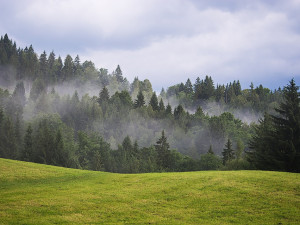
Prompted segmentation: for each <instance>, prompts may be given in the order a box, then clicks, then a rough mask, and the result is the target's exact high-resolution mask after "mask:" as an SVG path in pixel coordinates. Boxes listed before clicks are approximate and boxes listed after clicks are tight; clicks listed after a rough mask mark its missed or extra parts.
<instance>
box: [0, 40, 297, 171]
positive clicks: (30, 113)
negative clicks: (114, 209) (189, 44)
mask: <svg viewBox="0 0 300 225" xmlns="http://www.w3.org/2000/svg"><path fill="white" fill-rule="evenodd" d="M15 79H17V80H18V82H17V85H16V88H15V90H14V92H13V93H12V94H11V93H9V91H8V90H2V89H0V109H1V111H0V139H1V141H0V155H1V156H2V157H7V158H17V159H21V160H28V161H35V162H40V163H47V164H53V165H59V166H67V167H75V168H84V169H92V170H104V171H112V172H123V173H137V172H154V171H188V170H199V169H219V168H220V160H221V159H220V157H219V155H221V153H222V150H223V147H224V142H225V141H226V139H227V138H228V139H230V140H232V141H233V142H234V143H237V145H236V150H235V151H234V154H235V155H236V159H232V158H233V157H231V156H228V157H227V156H226V157H227V158H226V159H224V163H225V161H226V163H225V164H226V165H225V166H224V167H222V168H224V169H234V168H236V169H242V168H251V167H250V166H249V164H248V163H247V162H246V161H245V159H244V158H243V157H244V154H243V151H244V149H246V150H247V149H248V148H249V144H248V140H249V139H250V138H251V136H252V135H253V138H252V141H251V142H250V147H251V151H250V152H249V154H247V158H248V160H249V162H251V164H252V165H255V166H256V168H261V169H271V170H275V169H276V170H287V171H293V172H294V171H299V168H298V167H297V165H299V164H300V163H299V145H300V144H299V139H300V138H299V107H298V106H299V100H298V98H299V96H298V94H297V88H296V87H295V85H294V84H291V85H290V87H286V88H285V89H284V90H283V91H282V90H281V89H280V88H279V89H278V90H274V91H270V90H269V89H267V88H265V87H263V86H262V85H259V86H258V87H254V85H253V84H251V86H250V88H249V89H244V90H242V89H241V85H240V82H239V81H233V82H229V83H228V84H226V85H220V84H217V85H216V88H215V86H214V82H213V80H212V78H211V77H209V76H205V78H204V79H200V78H197V79H196V82H195V84H192V83H191V81H190V79H187V81H186V82H185V83H179V84H176V85H173V86H171V87H169V88H168V89H167V91H166V92H165V91H164V89H162V91H161V94H160V96H156V93H155V92H153V89H152V85H151V83H150V81H149V80H147V79H146V80H144V81H139V80H138V78H135V79H134V81H133V83H132V84H131V85H130V84H129V82H128V81H127V79H126V78H124V77H123V74H122V70H121V68H120V66H119V65H118V66H117V68H116V70H115V71H114V72H113V73H111V74H109V73H108V71H107V69H104V68H102V69H100V70H98V69H97V68H95V65H94V63H93V62H91V61H85V62H83V63H81V62H80V58H79V56H78V55H77V56H76V57H75V59H74V61H73V59H72V57H71V56H70V55H67V56H66V58H65V60H64V63H63V62H62V59H61V57H58V58H56V57H55V54H54V52H51V53H50V54H49V57H47V54H46V52H45V51H44V52H43V53H42V54H41V55H40V56H39V57H38V56H37V54H36V53H35V52H34V49H33V47H32V46H30V47H26V48H24V49H17V47H16V44H15V43H13V42H12V41H11V40H10V39H9V38H8V36H7V35H5V36H4V37H1V40H0V81H1V82H2V84H4V85H8V84H10V85H11V84H12V82H13V81H15ZM25 81H26V82H25ZM27 81H28V82H27ZM23 82H24V83H25V84H26V85H24V83H23ZM64 82H65V83H67V84H69V83H70V84H72V86H73V84H74V85H75V88H74V90H75V89H77V90H79V93H80V94H81V96H80V97H79V94H78V92H77V91H75V93H74V94H73V95H71V96H70V95H64V96H63V95H62V96H60V95H59V94H58V93H59V92H60V90H59V87H56V86H55V85H56V84H58V85H61V84H63V83H64ZM85 84H88V85H90V84H92V85H93V86H95V87H96V88H98V90H99V89H100V88H102V87H104V88H103V89H102V90H101V92H100V93H99V96H98V97H96V96H89V95H88V94H86V93H84V92H83V90H84V89H83V88H82V87H83V86H81V85H85ZM24 86H26V89H27V90H26V91H30V98H29V99H30V100H29V101H26V97H25V87H24ZM30 86H31V90H29V87H30ZM72 86H71V87H72ZM129 87H130V88H129ZM54 88H55V89H56V90H57V92H56V91H55V89H54ZM47 89H48V90H51V89H52V90H53V91H51V93H49V94H48V93H47ZM108 90H109V91H108ZM295 90H296V91H295ZM109 93H111V95H112V96H111V97H110V96H109ZM291 93H293V94H291ZM295 93H296V94H295ZM283 96H284V98H285V99H284V101H283V104H281V105H279V102H280V100H282V98H283ZM295 96H297V97H295ZM132 99H136V100H135V102H134V103H133V102H132ZM158 99H160V101H159V103H158ZM149 100H150V102H149ZM164 101H168V102H170V103H173V104H174V103H175V102H176V103H177V105H178V106H177V107H175V108H174V115H173V114H172V108H171V106H170V104H169V103H168V105H167V106H166V107H165V105H164ZM145 102H149V106H148V107H143V106H144V105H145ZM297 104H298V106H296V105H297ZM274 107H277V108H278V109H277V110H276V111H275V110H273V108H274ZM236 109H238V110H239V112H244V111H245V112H246V113H247V112H250V114H251V113H253V114H256V113H262V112H264V111H266V112H271V113H272V114H273V115H274V116H269V115H268V114H266V115H265V118H264V122H262V123H261V124H260V125H259V126H255V125H253V124H251V125H248V124H246V123H243V122H242V121H241V120H239V119H236V118H235V117H234V116H233V114H232V113H236V111H235V110H236ZM223 111H224V113H222V112H223ZM23 112H24V114H23ZM190 112H195V113H190ZM229 112H232V113H229ZM275 112H276V113H277V114H274V113H275ZM212 113H213V114H214V115H219V116H209V115H211V114H212ZM28 121H30V123H31V126H27V129H26V126H25V125H24V124H27V122H28ZM162 129H164V130H165V131H166V133H168V140H169V142H170V145H171V146H172V147H174V148H175V149H170V145H169V143H168V142H167V140H166V137H165V136H164V135H165V133H164V132H163V134H162V137H160V139H159V140H158V141H157V143H156V145H154V146H153V144H154V143H155V136H156V134H157V132H159V131H161V130H162ZM124 137H125V138H124ZM132 140H135V142H133V141H132ZM108 142H109V143H110V144H108ZM120 143H121V145H120ZM118 144H119V145H118ZM139 144H140V146H148V147H141V148H140V147H139ZM212 144H213V149H212ZM227 145H228V141H227ZM208 149H209V151H208V152H207V150H208ZM229 149H231V150H232V146H230V148H229ZM176 150H178V151H180V152H181V153H184V154H186V155H188V156H184V155H182V154H180V153H179V152H177V151H176ZM225 150H228V147H226V148H225V149H224V151H225ZM225 152H226V151H225ZM223 158H224V157H223ZM228 158H229V159H228Z"/></svg>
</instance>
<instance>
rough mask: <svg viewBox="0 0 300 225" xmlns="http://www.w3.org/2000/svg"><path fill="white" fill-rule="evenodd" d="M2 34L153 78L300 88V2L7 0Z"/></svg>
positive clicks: (158, 83) (164, 83)
mask: <svg viewBox="0 0 300 225" xmlns="http://www.w3.org/2000/svg"><path fill="white" fill-rule="evenodd" d="M0 5H1V7H0V35H2V36H3V35H4V34H5V33H7V34H8V36H9V37H10V38H11V39H13V40H14V41H16V42H17V45H18V46H20V47H22V48H24V47H25V46H29V45H30V44H32V45H33V47H34V49H35V51H36V52H38V53H39V54H40V53H42V51H43V50H45V51H46V52H47V53H48V54H49V53H50V52H51V51H52V50H53V51H54V52H55V54H56V55H57V56H58V55H61V56H62V57H65V56H66V54H70V55H71V56H72V57H73V58H75V56H76V55H77V54H78V55H79V56H80V59H81V61H82V62H83V61H84V60H91V61H92V62H94V63H95V65H96V67H97V68H99V69H100V68H107V69H108V70H109V71H110V72H112V71H113V70H114V69H115V68H116V67H117V65H118V64H119V65H120V66H121V69H122V71H123V75H124V76H125V77H126V78H127V79H128V80H129V81H130V82H132V81H133V79H134V77H138V78H139V79H140V80H144V79H149V80H150V81H151V83H152V86H153V89H154V90H160V89H161V88H162V87H164V88H167V87H169V86H171V85H174V84H177V83H180V82H183V83H185V82H186V80H187V79H188V78H190V79H191V81H192V83H194V82H195V80H196V78H197V77H200V78H201V79H203V78H204V77H205V76H206V75H209V76H212V78H213V80H214V82H215V84H217V83H218V84H226V83H229V82H232V81H233V80H240V82H241V84H242V87H243V88H248V87H249V85H250V83H251V82H253V83H254V85H255V86H257V85H259V84H263V86H266V87H268V88H271V89H274V88H277V87H279V86H281V87H282V86H284V85H286V84H287V83H288V81H289V80H290V79H291V78H295V80H296V83H297V82H298V83H299V84H300V13H299V12H300V0H281V1H279V0H243V1H242V0H226V1H224V0H209V1H208V0H207V1H204V0H22V1H18V0H0Z"/></svg>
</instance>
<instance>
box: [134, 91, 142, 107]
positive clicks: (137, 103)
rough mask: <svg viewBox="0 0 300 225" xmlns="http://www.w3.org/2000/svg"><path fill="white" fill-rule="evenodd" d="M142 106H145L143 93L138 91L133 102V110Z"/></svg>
mask: <svg viewBox="0 0 300 225" xmlns="http://www.w3.org/2000/svg"><path fill="white" fill-rule="evenodd" d="M144 105H145V99H144V95H143V92H142V91H141V90H140V91H139V93H138V95H137V99H136V100H135V102H134V108H140V107H143V106H144Z"/></svg>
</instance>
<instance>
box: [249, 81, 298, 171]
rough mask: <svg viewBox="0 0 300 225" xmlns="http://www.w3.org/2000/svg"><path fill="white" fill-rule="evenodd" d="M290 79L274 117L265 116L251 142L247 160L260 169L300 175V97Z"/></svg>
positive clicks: (293, 82)
mask: <svg viewBox="0 0 300 225" xmlns="http://www.w3.org/2000/svg"><path fill="white" fill-rule="evenodd" d="M298 89H299V88H298V87H297V86H296V84H295V81H294V80H293V79H292V80H291V81H290V83H289V85H287V86H286V87H285V88H284V90H283V96H284V100H283V102H281V104H280V105H279V107H278V108H276V109H275V110H276V112H277V114H276V115H273V116H269V115H268V114H265V116H264V119H263V120H261V121H260V124H259V125H258V126H257V127H256V132H255V135H254V136H253V138H252V140H251V142H250V148H251V149H252V151H250V152H248V160H249V161H250V162H252V163H253V164H254V165H255V166H256V167H257V168H259V169H271V170H283V171H290V172H300V98H299V92H298Z"/></svg>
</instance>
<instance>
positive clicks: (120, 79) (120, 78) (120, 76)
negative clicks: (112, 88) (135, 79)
mask: <svg viewBox="0 0 300 225" xmlns="http://www.w3.org/2000/svg"><path fill="white" fill-rule="evenodd" d="M115 74H116V77H117V81H118V82H119V83H122V82H123V81H124V78H123V73H122V70H121V68H120V66H119V65H118V66H117V69H116V71H115Z"/></svg>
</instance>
